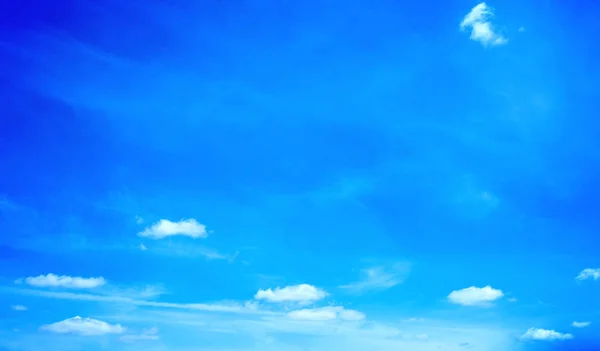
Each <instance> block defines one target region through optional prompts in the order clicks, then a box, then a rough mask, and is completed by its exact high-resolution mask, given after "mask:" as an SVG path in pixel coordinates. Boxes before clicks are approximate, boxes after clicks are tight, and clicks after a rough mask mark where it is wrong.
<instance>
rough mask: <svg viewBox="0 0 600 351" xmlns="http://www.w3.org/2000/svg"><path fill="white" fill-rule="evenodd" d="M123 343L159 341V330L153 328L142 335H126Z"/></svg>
mask: <svg viewBox="0 0 600 351" xmlns="http://www.w3.org/2000/svg"><path fill="white" fill-rule="evenodd" d="M120 339H121V341H124V342H136V341H144V340H158V339H159V337H158V328H156V327H152V328H150V329H147V330H144V331H143V332H142V333H141V334H126V335H123V336H121V338H120Z"/></svg>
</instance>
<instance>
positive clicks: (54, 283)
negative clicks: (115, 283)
mask: <svg viewBox="0 0 600 351" xmlns="http://www.w3.org/2000/svg"><path fill="white" fill-rule="evenodd" d="M23 282H25V284H27V285H31V286H35V287H38V288H68V289H92V288H97V287H99V286H102V285H104V284H106V280H104V278H103V277H96V278H82V277H70V276H68V275H56V274H52V273H49V274H46V275H38V276H37V277H27V278H25V279H19V280H17V281H16V282H15V283H17V284H20V283H23Z"/></svg>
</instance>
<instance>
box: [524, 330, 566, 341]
mask: <svg viewBox="0 0 600 351" xmlns="http://www.w3.org/2000/svg"><path fill="white" fill-rule="evenodd" d="M522 338H523V339H525V340H569V339H573V335H571V334H563V333H559V332H557V331H554V330H548V329H538V328H529V330H527V331H526V332H525V334H523V336H522Z"/></svg>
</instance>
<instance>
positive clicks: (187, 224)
mask: <svg viewBox="0 0 600 351" xmlns="http://www.w3.org/2000/svg"><path fill="white" fill-rule="evenodd" d="M138 235H139V236H141V237H145V238H150V239H154V240H159V239H164V238H166V237H170V236H175V235H182V236H188V237H190V238H194V239H196V238H206V237H207V236H208V232H207V231H206V226H205V225H204V224H200V223H198V221H196V220H195V219H193V218H191V219H185V220H181V221H179V222H171V221H169V220H168V219H161V220H160V221H158V222H156V223H154V224H153V225H152V226H150V227H147V228H146V229H144V230H143V231H142V232H139V233H138Z"/></svg>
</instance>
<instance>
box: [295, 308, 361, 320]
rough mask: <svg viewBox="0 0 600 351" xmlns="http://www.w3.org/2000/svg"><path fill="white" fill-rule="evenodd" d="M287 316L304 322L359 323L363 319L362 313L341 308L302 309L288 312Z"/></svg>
mask: <svg viewBox="0 0 600 351" xmlns="http://www.w3.org/2000/svg"><path fill="white" fill-rule="evenodd" d="M287 315H288V317H290V318H292V319H296V320H306V321H331V320H343V321H360V320H363V319H365V315H364V314H363V313H361V312H359V311H355V310H347V309H345V308H344V307H342V306H328V307H320V308H309V309H302V310H296V311H291V312H288V314H287Z"/></svg>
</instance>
